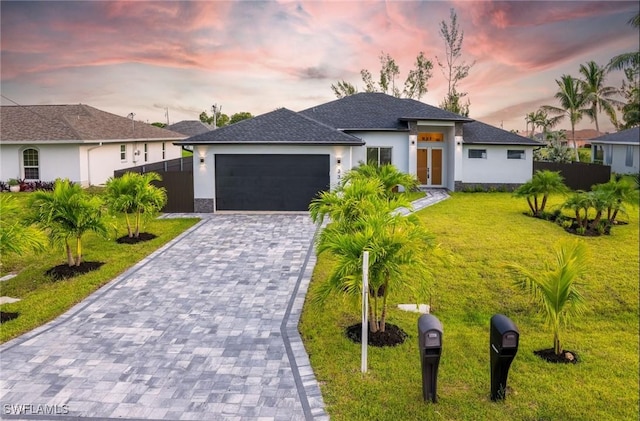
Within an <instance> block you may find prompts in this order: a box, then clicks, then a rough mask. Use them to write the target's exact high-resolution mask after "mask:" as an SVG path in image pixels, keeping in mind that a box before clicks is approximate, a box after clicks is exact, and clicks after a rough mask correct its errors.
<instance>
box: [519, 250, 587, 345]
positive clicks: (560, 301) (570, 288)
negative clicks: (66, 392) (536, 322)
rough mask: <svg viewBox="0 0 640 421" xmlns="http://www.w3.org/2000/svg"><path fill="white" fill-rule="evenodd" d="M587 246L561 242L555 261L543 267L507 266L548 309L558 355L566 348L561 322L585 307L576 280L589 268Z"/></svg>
mask: <svg viewBox="0 0 640 421" xmlns="http://www.w3.org/2000/svg"><path fill="white" fill-rule="evenodd" d="M586 262H587V247H586V246H585V244H584V243H582V242H578V241H574V242H565V243H561V244H560V245H559V246H556V248H555V265H547V266H546V270H544V271H538V270H535V271H529V270H527V269H525V268H524V267H522V266H520V265H517V264H510V265H508V269H509V270H510V271H511V273H512V274H513V275H514V276H515V277H516V278H517V280H516V282H515V283H516V285H517V286H518V287H520V288H522V289H523V290H525V291H527V292H529V293H530V294H531V295H532V297H533V299H534V301H535V302H537V303H538V304H539V306H540V308H541V309H542V311H543V312H544V313H545V316H546V320H547V323H548V325H549V327H550V328H551V330H552V331H553V349H554V351H555V353H556V355H560V354H561V353H562V352H563V348H562V343H561V341H560V325H561V324H565V323H566V321H567V319H568V318H569V317H570V316H573V315H579V314H581V313H582V311H583V309H584V299H583V297H582V295H581V294H580V292H579V291H578V289H577V288H576V287H577V286H578V284H577V280H578V279H579V278H580V277H581V276H582V275H584V274H585V273H586V271H587V265H586Z"/></svg>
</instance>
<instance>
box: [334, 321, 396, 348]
mask: <svg viewBox="0 0 640 421" xmlns="http://www.w3.org/2000/svg"><path fill="white" fill-rule="evenodd" d="M345 335H346V336H347V338H349V339H350V340H352V341H353V342H355V343H358V344H359V343H362V323H358V324H355V325H351V326H349V327H348V328H347V329H346V330H345ZM407 337H408V335H407V334H406V333H405V331H404V330H402V329H400V328H399V327H398V326H396V325H393V324H391V323H387V324H386V326H385V331H384V332H376V333H371V331H369V336H368V339H369V340H368V341H367V342H368V344H369V345H371V346H377V347H383V346H396V345H400V344H401V343H403V342H404V341H405V339H407Z"/></svg>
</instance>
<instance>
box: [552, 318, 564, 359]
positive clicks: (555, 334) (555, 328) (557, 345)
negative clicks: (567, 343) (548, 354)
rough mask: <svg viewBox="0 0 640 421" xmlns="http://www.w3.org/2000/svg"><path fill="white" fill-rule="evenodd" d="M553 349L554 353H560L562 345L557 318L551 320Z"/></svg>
mask: <svg viewBox="0 0 640 421" xmlns="http://www.w3.org/2000/svg"><path fill="white" fill-rule="evenodd" d="M553 351H554V352H555V353H556V355H560V353H561V352H562V346H561V344H560V320H558V319H555V320H554V321H553Z"/></svg>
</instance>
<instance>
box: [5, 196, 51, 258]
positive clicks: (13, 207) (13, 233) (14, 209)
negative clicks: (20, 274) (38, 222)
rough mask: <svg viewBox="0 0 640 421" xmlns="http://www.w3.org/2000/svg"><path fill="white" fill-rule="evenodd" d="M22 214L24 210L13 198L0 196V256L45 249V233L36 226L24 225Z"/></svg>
mask: <svg viewBox="0 0 640 421" xmlns="http://www.w3.org/2000/svg"><path fill="white" fill-rule="evenodd" d="M21 212H22V208H21V207H20V206H18V205H17V203H16V202H15V199H14V198H13V197H11V196H10V195H7V194H0V215H2V218H0V256H6V255H7V254H9V253H15V254H22V253H24V252H25V251H27V250H30V249H31V250H37V251H41V250H43V249H44V244H45V237H44V233H43V232H42V231H41V230H39V229H37V228H36V227H34V226H29V225H25V224H23V223H22V221H21V220H20V213H21ZM0 264H2V263H1V262H0Z"/></svg>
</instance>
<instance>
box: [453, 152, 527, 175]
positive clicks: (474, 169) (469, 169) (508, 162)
mask: <svg viewBox="0 0 640 421" xmlns="http://www.w3.org/2000/svg"><path fill="white" fill-rule="evenodd" d="M469 149H485V150H486V151H487V156H486V158H469ZM507 150H524V151H525V159H524V160H522V159H507ZM461 162H462V174H461V176H462V179H461V181H462V182H463V183H510V184H511V183H526V182H527V181H528V180H530V179H531V174H532V171H533V148H532V147H530V146H490V145H463V147H462V157H461Z"/></svg>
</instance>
